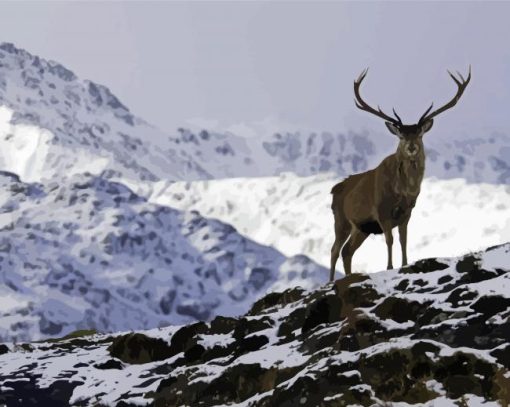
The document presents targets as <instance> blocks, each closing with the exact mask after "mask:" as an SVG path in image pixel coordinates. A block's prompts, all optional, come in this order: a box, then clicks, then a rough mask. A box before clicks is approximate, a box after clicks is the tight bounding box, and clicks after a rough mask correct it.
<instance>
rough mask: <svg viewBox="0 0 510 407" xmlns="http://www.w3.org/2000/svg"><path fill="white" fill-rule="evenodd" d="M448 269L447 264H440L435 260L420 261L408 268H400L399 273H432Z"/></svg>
mask: <svg viewBox="0 0 510 407" xmlns="http://www.w3.org/2000/svg"><path fill="white" fill-rule="evenodd" d="M448 267H449V266H448V265H447V264H444V263H440V262H438V261H437V260H436V259H422V260H418V261H417V262H416V263H414V264H411V265H410V266H405V267H402V268H401V269H400V271H399V273H403V274H411V273H432V272H433V271H438V270H444V269H447V268H448Z"/></svg>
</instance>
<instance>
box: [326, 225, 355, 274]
mask: <svg viewBox="0 0 510 407" xmlns="http://www.w3.org/2000/svg"><path fill="white" fill-rule="evenodd" d="M350 233H351V225H350V224H349V222H347V219H345V220H340V219H338V218H337V216H335V243H333V247H332V248H331V268H330V273H329V281H333V280H334V279H335V269H336V262H337V260H338V256H339V255H340V249H341V248H342V246H343V245H344V243H345V241H346V240H347V238H348V237H349V234H350Z"/></svg>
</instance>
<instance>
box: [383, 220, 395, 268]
mask: <svg viewBox="0 0 510 407" xmlns="http://www.w3.org/2000/svg"><path fill="white" fill-rule="evenodd" d="M381 228H382V230H383V232H384V238H385V239H386V247H387V248H388V265H387V269H388V270H390V269H392V268H393V253H392V247H393V233H392V231H391V223H385V224H382V225H381Z"/></svg>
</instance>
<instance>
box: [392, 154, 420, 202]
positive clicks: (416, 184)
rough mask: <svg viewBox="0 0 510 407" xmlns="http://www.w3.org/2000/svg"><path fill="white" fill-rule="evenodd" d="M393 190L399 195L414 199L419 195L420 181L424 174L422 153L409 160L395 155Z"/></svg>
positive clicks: (400, 155)
mask: <svg viewBox="0 0 510 407" xmlns="http://www.w3.org/2000/svg"><path fill="white" fill-rule="evenodd" d="M395 158H396V169H395V170H396V174H395V176H396V179H397V180H398V181H397V182H395V189H396V192H397V193H398V194H399V195H406V196H410V197H416V196H418V194H419V193H420V186H421V181H422V180H423V175H424V173H425V155H424V154H423V152H421V153H418V154H417V155H416V156H414V157H412V158H410V157H407V156H404V155H402V154H398V153H397V154H396V156H395Z"/></svg>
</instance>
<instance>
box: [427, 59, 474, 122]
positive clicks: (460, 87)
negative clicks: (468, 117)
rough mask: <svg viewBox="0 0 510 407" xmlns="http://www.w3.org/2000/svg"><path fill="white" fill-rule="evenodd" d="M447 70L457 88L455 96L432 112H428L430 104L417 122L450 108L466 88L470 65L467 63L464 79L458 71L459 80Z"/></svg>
mask: <svg viewBox="0 0 510 407" xmlns="http://www.w3.org/2000/svg"><path fill="white" fill-rule="evenodd" d="M447 72H448V74H449V75H450V76H451V77H452V79H453V80H454V81H455V84H456V85H457V88H458V89H457V93H456V94H455V96H454V97H453V99H452V100H450V101H449V102H448V103H446V104H445V105H443V106H442V107H440V108H439V109H437V110H434V111H433V112H432V113H430V114H429V112H430V110H431V109H432V105H430V107H429V108H428V109H427V111H426V112H425V113H424V114H423V115H422V117H421V118H420V121H419V122H418V123H419V124H423V123H425V122H426V121H428V120H431V119H432V118H434V117H436V116H437V115H438V114H440V113H442V112H444V111H445V110H448V109H450V108H452V107H453V106H455V105H456V104H457V102H458V101H459V99H460V97H461V96H462V94H463V93H464V90H465V89H466V87H467V85H468V83H469V81H470V80H471V65H469V71H468V76H467V78H466V79H464V77H463V76H462V75H461V74H460V73H459V72H457V74H458V75H459V76H460V79H461V81H459V80H458V79H457V78H456V77H455V75H453V74H452V73H451V72H450V71H447Z"/></svg>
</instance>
